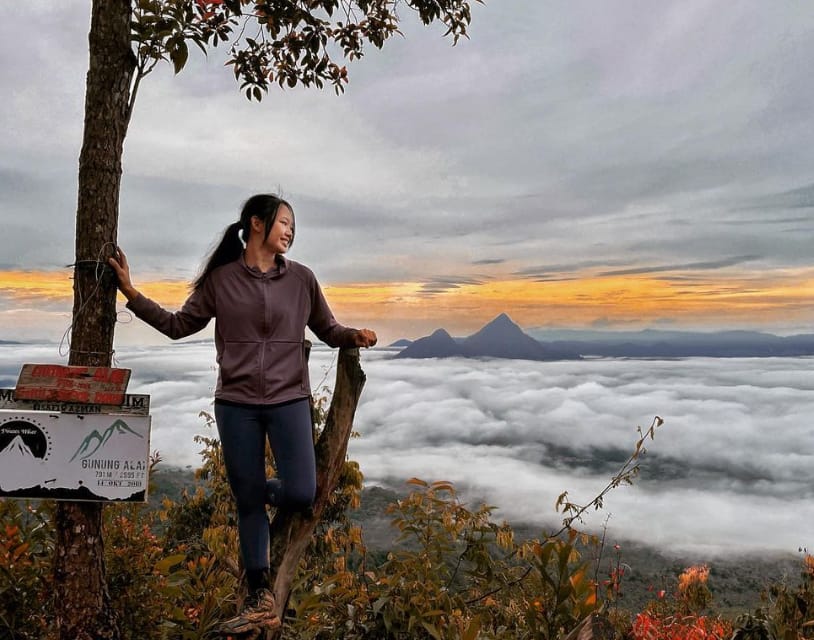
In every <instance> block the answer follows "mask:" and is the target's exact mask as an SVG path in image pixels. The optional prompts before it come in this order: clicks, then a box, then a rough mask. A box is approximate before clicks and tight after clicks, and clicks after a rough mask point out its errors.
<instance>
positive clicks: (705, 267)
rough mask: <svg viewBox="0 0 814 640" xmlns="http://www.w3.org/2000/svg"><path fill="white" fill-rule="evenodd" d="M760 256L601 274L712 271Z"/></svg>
mask: <svg viewBox="0 0 814 640" xmlns="http://www.w3.org/2000/svg"><path fill="white" fill-rule="evenodd" d="M759 259H760V256H733V257H731V258H724V259H722V260H709V261H706V262H688V263H685V264H669V265H660V266H656V267H638V268H635V269H617V270H614V271H605V272H603V273H600V274H599V275H600V276H629V275H636V274H643V273H663V272H665V271H712V270H715V269H723V268H726V267H733V266H735V265H738V264H743V263H744V262H751V261H753V260H759Z"/></svg>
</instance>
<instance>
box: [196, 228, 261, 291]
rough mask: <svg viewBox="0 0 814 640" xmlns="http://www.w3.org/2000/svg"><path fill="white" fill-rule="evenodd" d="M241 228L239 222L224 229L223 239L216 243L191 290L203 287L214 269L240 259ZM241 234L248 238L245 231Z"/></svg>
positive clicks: (241, 246) (241, 249)
mask: <svg viewBox="0 0 814 640" xmlns="http://www.w3.org/2000/svg"><path fill="white" fill-rule="evenodd" d="M242 227H243V225H242V224H241V222H240V220H238V221H237V222H233V223H232V224H230V225H229V226H228V227H226V231H224V232H223V237H222V238H221V240H220V242H219V243H218V246H217V247H215V249H214V251H212V253H211V254H210V255H209V258H208V259H207V260H206V265H205V266H204V268H203V270H202V271H201V273H200V274H199V275H198V277H197V278H195V281H194V282H193V283H192V289H193V290H194V291H198V290H199V289H200V288H201V287H203V284H204V282H206V279H207V278H208V277H209V274H210V273H212V272H213V271H214V270H215V269H217V268H218V267H220V266H222V265H224V264H228V263H230V262H234V261H235V260H237V259H238V258H239V257H240V254H241V253H243V243H242V242H241V241H240V236H238V231H240V230H241V229H242ZM243 233H244V237H248V236H247V235H245V233H246V232H245V231H244V232H243Z"/></svg>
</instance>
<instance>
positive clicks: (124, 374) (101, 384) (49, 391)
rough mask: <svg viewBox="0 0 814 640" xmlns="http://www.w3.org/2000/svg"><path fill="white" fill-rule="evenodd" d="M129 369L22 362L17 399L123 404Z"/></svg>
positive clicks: (16, 391)
mask: <svg viewBox="0 0 814 640" xmlns="http://www.w3.org/2000/svg"><path fill="white" fill-rule="evenodd" d="M129 381H130V369H113V368H111V367H69V366H65V365H61V364H24V365H23V369H22V371H20V377H19V379H18V380H17V388H16V389H15V393H16V396H17V398H18V399H19V400H51V401H57V402H79V403H90V404H105V405H121V404H124V398H125V391H126V390H127V383H128V382H129Z"/></svg>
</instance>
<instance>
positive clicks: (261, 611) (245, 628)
mask: <svg viewBox="0 0 814 640" xmlns="http://www.w3.org/2000/svg"><path fill="white" fill-rule="evenodd" d="M280 624H281V622H280V618H278V617H277V615H276V614H275V613H274V595H272V593H271V591H269V590H268V589H258V590H257V591H255V592H254V593H250V594H249V596H248V597H247V598H246V602H245V603H244V605H243V611H241V612H240V613H239V614H238V615H236V616H235V617H234V618H229V620H226V621H225V622H223V623H221V625H220V633H221V635H227V634H232V635H241V634H246V633H252V632H259V631H262V630H264V629H276V628H277V627H279V626H280Z"/></svg>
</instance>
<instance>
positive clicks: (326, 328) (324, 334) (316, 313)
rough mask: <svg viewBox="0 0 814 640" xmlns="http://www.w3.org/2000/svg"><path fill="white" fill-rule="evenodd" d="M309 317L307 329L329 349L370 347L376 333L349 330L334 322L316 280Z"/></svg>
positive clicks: (372, 344)
mask: <svg viewBox="0 0 814 640" xmlns="http://www.w3.org/2000/svg"><path fill="white" fill-rule="evenodd" d="M312 287H313V289H312V292H311V316H310V317H309V318H308V327H309V328H310V329H311V331H313V332H314V334H316V336H317V338H319V339H320V340H322V341H323V342H324V343H325V344H327V345H328V346H329V347H372V346H374V345H375V344H376V333H375V332H374V331H372V330H370V329H351V328H349V327H343V326H342V325H341V324H339V323H338V322H337V321H336V318H334V314H333V313H332V312H331V309H330V307H329V306H328V302H327V301H326V300H325V296H324V295H323V294H322V289H320V286H319V283H318V282H317V281H316V279H314V280H313V283H312Z"/></svg>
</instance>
